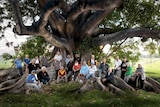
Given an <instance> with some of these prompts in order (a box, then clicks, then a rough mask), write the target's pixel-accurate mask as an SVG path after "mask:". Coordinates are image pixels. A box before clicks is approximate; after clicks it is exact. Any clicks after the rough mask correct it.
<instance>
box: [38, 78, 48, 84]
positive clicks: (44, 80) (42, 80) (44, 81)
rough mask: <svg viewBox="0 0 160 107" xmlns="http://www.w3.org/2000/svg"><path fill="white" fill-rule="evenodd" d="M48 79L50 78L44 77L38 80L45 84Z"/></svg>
mask: <svg viewBox="0 0 160 107" xmlns="http://www.w3.org/2000/svg"><path fill="white" fill-rule="evenodd" d="M49 80H50V78H49V77H45V78H43V79H40V81H41V82H43V84H47V83H48V81H49Z"/></svg>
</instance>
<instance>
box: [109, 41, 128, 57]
mask: <svg viewBox="0 0 160 107" xmlns="http://www.w3.org/2000/svg"><path fill="white" fill-rule="evenodd" d="M127 39H128V38H125V39H124V40H123V41H122V42H121V43H120V44H119V45H118V46H117V47H116V48H115V49H114V50H113V51H112V52H110V53H109V54H108V55H107V57H109V56H111V55H112V54H113V53H114V52H116V51H117V50H118V49H120V47H121V45H122V44H123V43H124V42H125V41H126V40H127Z"/></svg>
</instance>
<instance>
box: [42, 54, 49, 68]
mask: <svg viewBox="0 0 160 107" xmlns="http://www.w3.org/2000/svg"><path fill="white" fill-rule="evenodd" d="M41 62H42V66H45V67H48V59H47V57H46V54H43V56H42V58H41Z"/></svg>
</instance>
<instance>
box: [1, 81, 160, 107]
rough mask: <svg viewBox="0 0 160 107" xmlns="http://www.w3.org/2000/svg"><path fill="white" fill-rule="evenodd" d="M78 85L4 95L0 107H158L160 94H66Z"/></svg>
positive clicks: (139, 92) (97, 92) (93, 91)
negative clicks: (49, 91)
mask: <svg viewBox="0 0 160 107" xmlns="http://www.w3.org/2000/svg"><path fill="white" fill-rule="evenodd" d="M77 87H79V84H68V83H67V84H58V85H57V84H56V85H52V86H51V88H52V90H51V93H48V94H31V95H23V94H5V95H1V96H0V107H158V106H159V98H160V94H154V93H146V92H143V91H137V92H134V93H133V92H127V94H123V95H113V94H110V93H108V92H104V91H100V90H92V91H87V92H84V93H81V94H78V93H75V92H68V91H70V90H73V89H75V88H77Z"/></svg>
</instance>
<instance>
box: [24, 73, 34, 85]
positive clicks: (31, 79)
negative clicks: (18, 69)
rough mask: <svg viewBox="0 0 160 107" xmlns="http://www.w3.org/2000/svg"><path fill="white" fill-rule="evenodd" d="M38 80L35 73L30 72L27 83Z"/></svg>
mask: <svg viewBox="0 0 160 107" xmlns="http://www.w3.org/2000/svg"><path fill="white" fill-rule="evenodd" d="M35 81H36V77H35V75H32V74H29V75H28V78H27V81H26V82H27V83H34V82H35Z"/></svg>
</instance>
